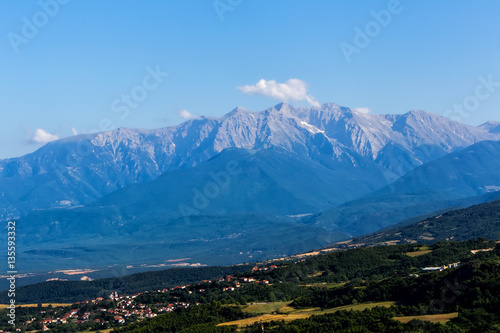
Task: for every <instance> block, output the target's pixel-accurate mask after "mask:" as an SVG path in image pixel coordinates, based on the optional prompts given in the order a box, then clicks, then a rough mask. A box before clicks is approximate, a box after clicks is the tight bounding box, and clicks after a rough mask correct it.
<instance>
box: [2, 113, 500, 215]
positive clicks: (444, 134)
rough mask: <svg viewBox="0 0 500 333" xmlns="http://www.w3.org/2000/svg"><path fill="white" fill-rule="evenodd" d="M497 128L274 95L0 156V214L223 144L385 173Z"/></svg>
mask: <svg viewBox="0 0 500 333" xmlns="http://www.w3.org/2000/svg"><path fill="white" fill-rule="evenodd" d="M499 137H500V133H498V132H497V131H496V130H494V129H493V128H491V127H490V126H486V125H484V126H480V127H472V126H468V125H464V124H461V123H457V122H455V121H452V120H450V119H447V118H443V117H441V116H438V115H435V114H430V113H426V112H423V111H410V112H408V113H406V114H400V115H378V114H364V113H360V112H357V111H354V110H351V109H349V108H346V107H340V106H338V105H335V104H324V105H322V106H321V107H318V108H317V107H311V108H307V107H293V106H290V105H287V104H278V105H276V106H275V107H272V108H269V109H267V110H264V111H261V112H251V111H248V110H245V109H242V108H236V109H234V110H233V111H231V112H230V113H228V114H226V115H225V116H223V117H220V118H212V117H201V118H200V119H192V120H189V121H187V122H184V123H182V124H180V125H178V126H174V127H168V128H162V129H156V130H144V129H123V128H122V129H117V130H114V131H110V132H104V133H96V134H91V135H80V136H75V137H71V138H66V139H62V140H59V141H55V142H51V143H49V144H47V145H45V146H44V147H42V148H40V149H39V150H37V151H36V152H34V153H32V154H28V155H26V156H22V157H19V158H12V159H7V160H2V161H0V194H1V195H0V219H3V220H5V219H9V218H15V217H19V216H25V215H26V214H28V213H29V212H31V211H32V210H34V209H46V208H51V207H73V206H78V205H82V204H87V203H90V202H92V201H94V200H95V199H97V198H100V197H102V196H103V195H106V194H109V193H111V192H113V191H115V190H117V189H120V188H123V187H125V186H128V185H131V184H134V183H143V182H146V181H150V180H153V179H156V178H157V177H158V176H160V175H161V174H163V173H165V172H168V171H172V170H179V169H186V168H190V167H193V166H196V165H199V164H200V163H203V162H205V161H207V160H209V159H210V158H212V157H214V156H216V155H218V154H219V153H221V152H222V151H223V150H225V149H228V148H244V149H267V148H272V147H274V148H280V149H283V150H286V151H288V152H291V153H294V154H296V155H299V156H302V157H305V158H307V159H310V160H312V161H316V162H319V163H321V164H322V165H324V166H326V167H328V168H332V169H335V168H337V167H338V166H339V165H342V169H346V168H347V167H349V166H350V167H352V168H365V167H373V166H374V165H376V167H377V169H379V168H380V167H382V168H383V172H384V178H385V180H386V181H387V182H391V181H393V180H395V179H396V178H398V177H399V176H401V175H404V174H405V173H407V172H408V171H409V170H412V169H413V168H415V167H417V166H420V165H423V164H425V163H427V162H429V161H432V160H434V159H436V158H439V157H442V156H444V155H445V154H447V153H449V152H452V151H456V150H458V149H462V148H465V147H467V146H469V145H471V144H473V143H476V142H479V141H483V140H488V139H490V140H491V139H493V140H495V139H497V138H499ZM355 173H356V172H355ZM365 194H367V193H365ZM348 199H349V198H346V200H348Z"/></svg>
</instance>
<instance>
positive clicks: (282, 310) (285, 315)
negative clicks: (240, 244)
mask: <svg viewBox="0 0 500 333" xmlns="http://www.w3.org/2000/svg"><path fill="white" fill-rule="evenodd" d="M288 304H290V302H272V303H261V304H254V305H251V306H249V307H246V308H244V309H243V311H246V312H249V313H263V310H264V309H268V310H270V311H271V313H268V314H263V315H260V316H256V317H252V318H246V319H241V320H235V321H231V322H227V323H222V324H219V325H218V326H229V325H238V326H240V327H242V326H247V325H253V324H255V323H259V322H261V321H262V322H268V321H273V320H279V321H281V320H284V321H293V320H296V319H305V318H309V317H310V316H315V315H324V314H327V313H333V312H336V311H339V310H346V311H349V310H355V311H363V310H364V309H371V308H374V307H376V306H383V307H390V306H391V305H395V304H396V302H379V303H364V304H356V305H346V306H340V307H337V308H333V309H326V310H321V309H319V308H311V309H300V310H297V309H294V308H291V307H289V306H288ZM252 306H253V308H250V307H252ZM280 306H281V307H280ZM249 308H250V311H251V312H250V311H249V310H248V309H249ZM272 312H275V313H276V314H272Z"/></svg>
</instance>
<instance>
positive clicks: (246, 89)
mask: <svg viewBox="0 0 500 333" xmlns="http://www.w3.org/2000/svg"><path fill="white" fill-rule="evenodd" d="M238 89H239V90H240V91H241V92H243V93H245V94H249V95H264V96H267V97H271V98H274V99H279V100H281V101H283V102H287V101H308V102H309V104H311V105H314V106H318V107H319V105H320V104H319V103H318V101H316V99H315V98H314V97H313V96H311V95H309V94H308V93H307V83H306V82H304V81H302V80H299V79H289V80H288V81H286V82H285V83H277V82H276V81H274V80H269V81H266V80H264V79H261V80H259V82H257V84H255V85H253V86H240V87H238Z"/></svg>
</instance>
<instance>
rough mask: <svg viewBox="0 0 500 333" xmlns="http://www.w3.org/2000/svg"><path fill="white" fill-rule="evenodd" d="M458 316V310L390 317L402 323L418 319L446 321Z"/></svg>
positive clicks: (436, 321)
mask: <svg viewBox="0 0 500 333" xmlns="http://www.w3.org/2000/svg"><path fill="white" fill-rule="evenodd" d="M457 317H458V312H453V313H444V314H435V315H423V316H407V317H394V318H392V319H394V320H397V321H399V322H401V323H403V324H406V323H407V322H409V321H411V320H413V319H418V320H423V321H430V322H431V323H446V322H448V321H450V320H451V319H453V318H457Z"/></svg>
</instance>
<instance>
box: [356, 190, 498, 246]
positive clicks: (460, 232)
mask: <svg viewBox="0 0 500 333" xmlns="http://www.w3.org/2000/svg"><path fill="white" fill-rule="evenodd" d="M477 237H483V238H487V239H491V240H498V239H500V201H498V200H497V201H493V202H489V203H485V204H481V205H476V206H472V207H468V208H464V209H458V210H453V211H449V212H446V213H443V214H439V215H436V216H432V217H429V218H427V219H424V220H421V221H419V222H415V223H412V224H409V225H402V226H399V225H397V226H395V227H393V228H390V229H387V230H383V231H380V232H377V233H374V234H371V235H367V236H362V237H357V238H354V239H353V240H352V241H351V243H353V244H354V243H363V244H365V245H382V244H385V243H392V244H394V243H399V244H405V243H413V242H418V243H434V242H437V241H444V240H454V241H465V240H469V239H472V238H477Z"/></svg>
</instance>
